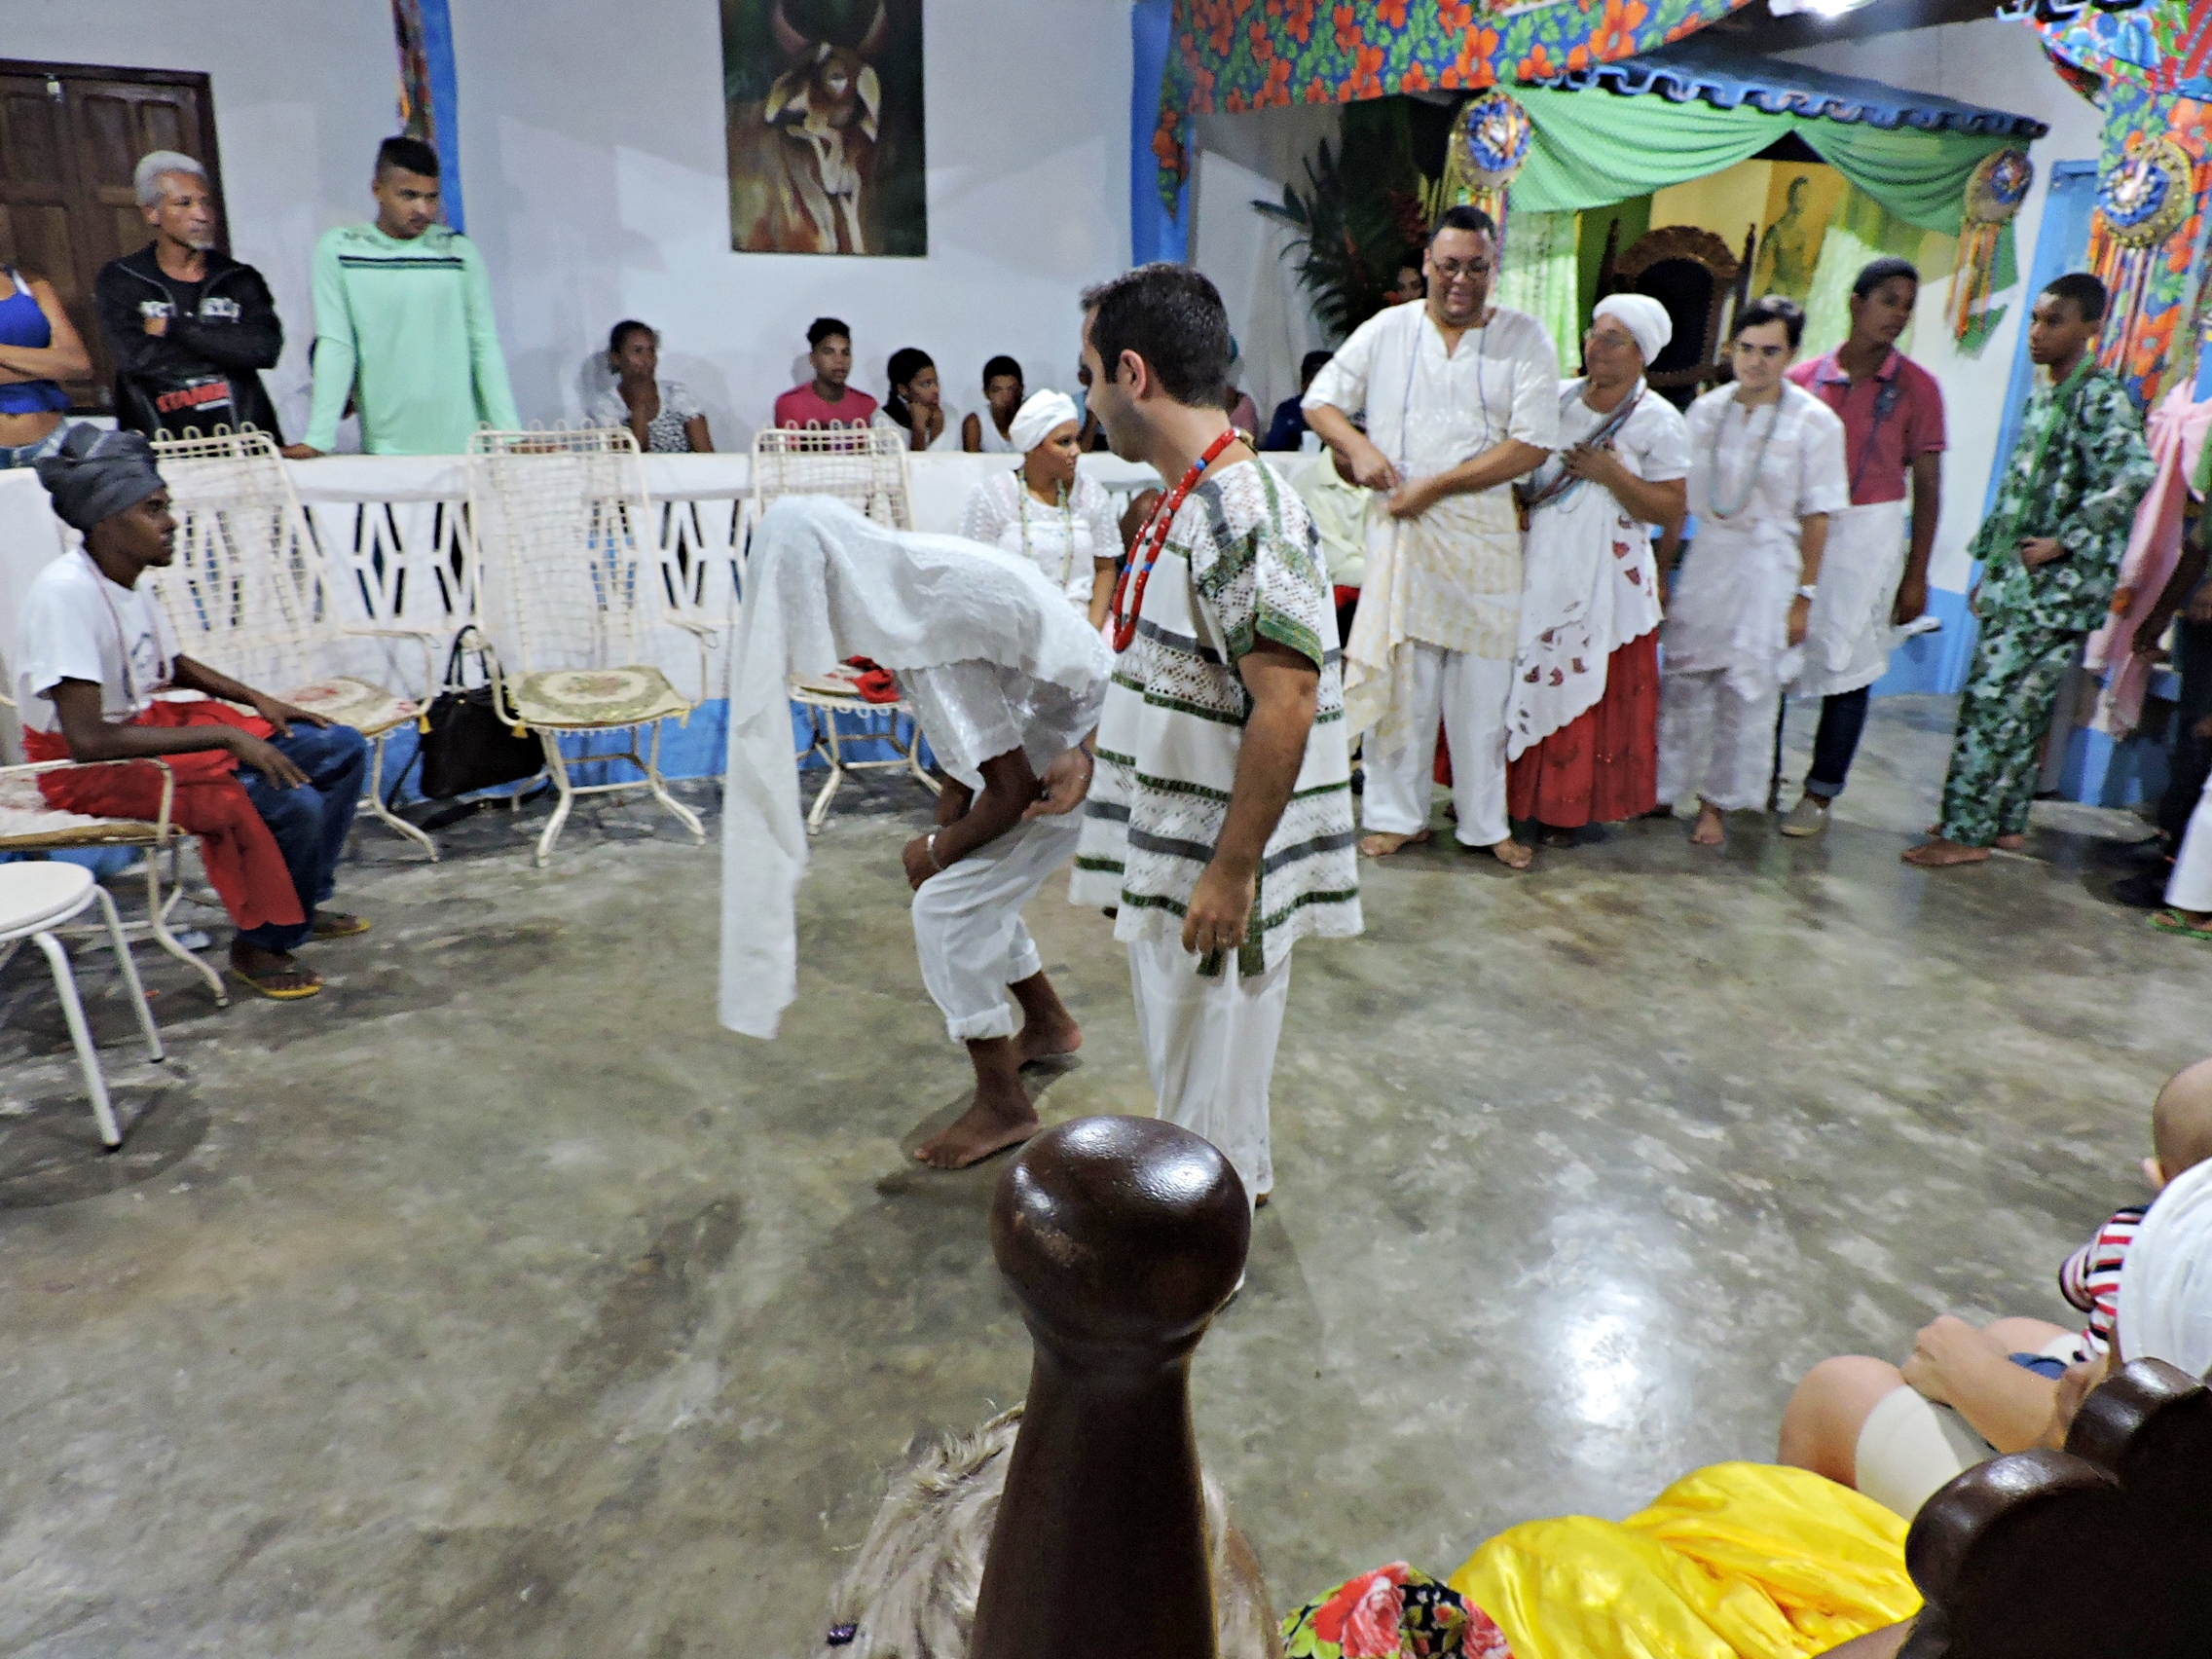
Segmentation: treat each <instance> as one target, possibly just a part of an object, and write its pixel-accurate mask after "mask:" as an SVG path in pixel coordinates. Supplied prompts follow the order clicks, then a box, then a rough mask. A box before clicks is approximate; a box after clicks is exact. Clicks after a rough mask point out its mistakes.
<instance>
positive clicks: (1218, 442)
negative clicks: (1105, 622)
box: [1113, 426, 1244, 654]
mask: <svg viewBox="0 0 2212 1659" xmlns="http://www.w3.org/2000/svg"><path fill="white" fill-rule="evenodd" d="M1243 435H1244V434H1243V433H1242V432H1240V431H1238V430H1237V429H1236V428H1235V426H1231V427H1229V428H1228V429H1227V430H1226V431H1224V432H1223V433H1222V434H1221V436H1220V437H1218V438H1216V439H1214V441H1213V442H1212V443H1211V444H1209V445H1207V446H1206V453H1205V454H1203V455H1201V456H1199V457H1198V460H1197V461H1193V462H1191V470H1190V471H1188V472H1186V473H1184V474H1183V477H1182V481H1181V482H1180V483H1178V484H1177V485H1176V486H1175V488H1174V489H1172V490H1170V491H1169V492H1168V493H1167V494H1166V496H1165V497H1164V498H1162V499H1161V502H1160V504H1159V505H1158V506H1156V507H1154V508H1153V509H1152V517H1150V518H1149V519H1147V520H1145V525H1144V529H1143V530H1141V531H1139V532H1138V533H1137V545H1136V552H1135V554H1134V555H1132V557H1131V558H1130V560H1129V564H1128V569H1127V570H1125V571H1123V572H1122V581H1121V585H1120V586H1118V587H1117V588H1115V590H1114V613H1113V614H1114V650H1115V652H1116V653H1117V654H1119V653H1120V652H1122V651H1125V650H1127V649H1128V648H1129V646H1131V645H1134V644H1135V643H1136V638H1137V617H1138V615H1139V614H1140V613H1141V612H1142V611H1143V609H1144V587H1145V583H1147V582H1149V581H1150V580H1152V567H1153V566H1154V565H1156V564H1158V563H1159V561H1160V550H1161V548H1162V547H1164V546H1166V545H1167V532H1168V530H1169V529H1170V528H1171V527H1172V526H1173V525H1174V523H1175V515H1176V514H1177V513H1178V512H1180V511H1182V509H1183V503H1184V502H1185V501H1186V500H1188V499H1189V498H1190V495H1191V492H1192V491H1193V490H1195V489H1197V488H1198V479H1199V478H1200V477H1202V476H1203V475H1204V473H1205V469H1206V468H1207V467H1209V466H1211V465H1212V464H1213V463H1214V462H1215V461H1219V460H1220V459H1221V456H1222V452H1223V451H1224V450H1226V449H1228V448H1229V446H1230V445H1231V444H1234V443H1235V442H1236V441H1237V440H1238V439H1239V438H1241V437H1243ZM1124 599H1125V600H1127V601H1128V602H1129V606H1128V609H1127V610H1126V611H1125V612H1124V610H1123V608H1122V602H1123V601H1124Z"/></svg>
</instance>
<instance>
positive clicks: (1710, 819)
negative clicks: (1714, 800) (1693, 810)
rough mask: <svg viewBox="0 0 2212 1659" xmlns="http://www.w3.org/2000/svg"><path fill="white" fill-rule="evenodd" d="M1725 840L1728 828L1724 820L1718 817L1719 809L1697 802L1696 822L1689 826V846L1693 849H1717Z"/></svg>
mask: <svg viewBox="0 0 2212 1659" xmlns="http://www.w3.org/2000/svg"><path fill="white" fill-rule="evenodd" d="M1727 838H1728V826H1727V822H1726V820H1724V819H1723V818H1722V817H1721V816H1720V809H1719V808H1718V807H1717V806H1708V805H1706V804H1705V802H1703V801H1702V800H1701V801H1699V802H1698V803H1697V822H1696V823H1695V824H1693V825H1691V826H1690V845H1691V846H1693V847H1717V846H1719V845H1720V844H1721V842H1723V841H1725V840H1726V839H1727Z"/></svg>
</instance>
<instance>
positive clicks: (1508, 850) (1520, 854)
mask: <svg viewBox="0 0 2212 1659" xmlns="http://www.w3.org/2000/svg"><path fill="white" fill-rule="evenodd" d="M1484 850H1485V851H1486V852H1488V853H1489V854H1490V855H1491V857H1493V858H1494V859H1495V860H1497V862H1498V863H1499V864H1501V865H1503V866H1505V867H1506V868H1507V869H1527V868H1528V867H1529V866H1530V865H1532V864H1534V863H1535V862H1536V849H1535V848H1533V847H1524V846H1523V845H1522V844H1521V843H1520V842H1519V841H1516V840H1515V839H1514V838H1513V837H1512V836H1510V835H1508V836H1506V838H1505V839H1504V840H1502V841H1493V842H1492V843H1491V844H1490V845H1489V846H1488V847H1487V848H1485V849H1484Z"/></svg>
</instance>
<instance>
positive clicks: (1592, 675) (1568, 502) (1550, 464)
mask: <svg viewBox="0 0 2212 1659" xmlns="http://www.w3.org/2000/svg"><path fill="white" fill-rule="evenodd" d="M1588 384H1589V383H1588V382H1586V381H1581V380H1570V381H1565V382H1562V383H1561V386H1560V388H1559V443H1560V448H1561V449H1563V450H1564V449H1568V448H1571V447H1572V446H1574V445H1575V444H1578V443H1581V442H1583V441H1584V440H1585V439H1587V438H1588V437H1589V436H1590V435H1591V434H1592V433H1594V432H1596V431H1597V430H1598V429H1599V428H1600V427H1602V426H1604V424H1605V423H1606V422H1607V421H1608V420H1610V419H1611V415H1610V414H1605V415H1601V414H1600V413H1599V412H1598V411H1597V410H1595V409H1593V408H1591V407H1590V406H1589V405H1588V404H1587V403H1585V402H1583V401H1582V393H1583V388H1584V387H1586V386H1587V385H1588ZM1629 396H1630V397H1632V398H1634V399H1635V400H1636V402H1635V405H1634V408H1633V409H1632V410H1631V412H1630V414H1629V415H1628V417H1627V419H1626V420H1624V421H1623V422H1622V423H1621V424H1620V425H1619V427H1618V428H1616V429H1615V431H1614V432H1613V435H1612V437H1611V439H1610V440H1609V446H1608V447H1610V448H1611V450H1612V451H1613V453H1614V454H1615V455H1616V456H1618V457H1619V458H1620V461H1621V463H1622V464H1623V465H1624V466H1626V467H1627V468H1628V469H1629V471H1631V472H1633V473H1635V474H1636V475H1637V477H1639V478H1641V479H1642V480H1644V481H1645V482H1646V483H1652V484H1658V483H1665V482H1668V481H1670V480H1673V479H1677V478H1686V477H1688V476H1689V470H1690V447H1689V428H1688V427H1687V426H1685V425H1684V424H1683V423H1682V418H1681V416H1680V415H1678V414H1677V413H1676V410H1675V406H1674V405H1673V404H1671V403H1669V402H1668V401H1667V400H1666V399H1665V398H1663V397H1661V396H1660V395H1659V394H1658V393H1657V392H1655V391H1653V390H1651V389H1650V388H1649V387H1646V386H1644V385H1643V383H1642V382H1641V381H1639V382H1638V383H1637V386H1636V388H1635V389H1634V390H1633V391H1631V392H1630V393H1629ZM1562 470H1563V468H1562V467H1561V465H1560V461H1559V458H1558V457H1557V456H1554V457H1553V458H1552V459H1551V460H1549V461H1545V462H1544V464H1543V465H1542V466H1540V467H1538V468H1537V469H1536V470H1535V471H1534V472H1533V473H1532V474H1530V477H1529V479H1528V480H1527V485H1526V487H1527V488H1528V489H1529V490H1530V492H1535V491H1539V490H1542V489H1543V488H1544V487H1545V486H1547V485H1549V484H1551V483H1552V482H1553V481H1554V480H1555V479H1557V478H1558V477H1559V476H1560V474H1561V472H1562ZM1525 562H1526V564H1527V566H1528V571H1529V574H1528V585H1527V587H1526V588H1525V589H1524V590H1523V593H1522V598H1521V648H1520V652H1519V654H1518V655H1517V656H1516V657H1515V659H1514V674H1513V690H1512V695H1511V697H1510V698H1509V700H1508V701H1507V703H1506V713H1505V754H1506V758H1508V759H1511V760H1518V759H1519V758H1520V757H1521V756H1522V755H1523V754H1524V753H1525V752H1526V751H1528V750H1530V749H1533V748H1535V747H1536V745H1538V744H1539V743H1541V742H1543V741H1544V739H1545V738H1547V737H1549V736H1551V734H1552V733H1553V732H1555V731H1559V730H1562V729H1563V728H1565V727H1567V726H1569V725H1571V724H1573V723H1574V721H1575V720H1577V719H1580V718H1581V717H1582V716H1583V715H1584V714H1585V713H1586V712H1588V711H1589V710H1591V709H1594V708H1596V707H1597V706H1598V704H1599V702H1600V701H1601V700H1602V699H1603V698H1604V695H1605V665H1606V662H1607V661H1608V659H1610V657H1611V656H1612V654H1613V652H1615V651H1616V650H1618V649H1620V647H1621V646H1623V645H1628V644H1629V643H1630V642H1632V641H1635V640H1641V639H1642V638H1643V636H1644V635H1646V634H1648V633H1650V632H1651V630H1652V629H1654V628H1656V627H1658V626H1659V620H1660V616H1661V608H1660V604H1659V569H1658V564H1657V561H1656V560H1654V559H1653V558H1652V555H1651V530H1650V527H1649V526H1647V525H1644V524H1641V523H1640V522H1638V520H1637V519H1636V518H1635V517H1634V515H1632V514H1630V513H1628V512H1626V511H1625V510H1623V508H1622V506H1621V504H1620V502H1619V501H1618V500H1616V499H1615V498H1614V497H1613V493H1612V492H1611V491H1610V490H1607V489H1605V488H1604V486H1603V485H1600V484H1589V483H1585V484H1580V485H1577V486H1575V487H1574V488H1573V489H1572V490H1570V491H1568V492H1567V494H1566V495H1564V496H1559V497H1555V498H1553V499H1552V500H1550V501H1548V502H1546V503H1544V504H1543V505H1541V506H1538V507H1535V508H1533V509H1532V510H1531V511H1530V515H1529V540H1528V546H1527V550H1526V554H1525Z"/></svg>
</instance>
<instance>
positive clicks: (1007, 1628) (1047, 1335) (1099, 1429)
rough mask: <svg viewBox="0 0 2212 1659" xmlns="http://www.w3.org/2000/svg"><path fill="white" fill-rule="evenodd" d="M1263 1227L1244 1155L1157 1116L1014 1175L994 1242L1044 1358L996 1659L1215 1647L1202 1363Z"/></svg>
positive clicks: (990, 1637) (1018, 1459) (979, 1616)
mask: <svg viewBox="0 0 2212 1659" xmlns="http://www.w3.org/2000/svg"><path fill="white" fill-rule="evenodd" d="M1251 1229H1252V1220H1251V1208H1250V1205H1249V1203H1248V1202H1247V1200H1246V1198H1245V1196H1244V1189H1243V1185H1242V1183H1240V1182H1239V1181H1238V1180H1237V1178H1236V1172H1235V1169H1233V1168H1232V1167H1231V1166H1230V1163H1229V1161H1228V1160H1227V1159H1225V1158H1223V1157H1222V1155H1221V1154H1220V1153H1219V1152H1217V1151H1216V1150H1215V1149H1214V1148H1213V1147H1212V1146H1211V1145H1209V1144H1208V1143H1207V1142H1205V1141H1204V1140H1202V1139H1200V1138H1199V1137H1198V1136H1197V1135H1195V1134H1192V1133H1191V1132H1190V1131H1189V1130H1187V1129H1181V1128H1177V1127H1176V1126H1175V1125H1174V1124H1165V1123H1161V1122H1158V1121H1155V1120H1152V1119H1145V1118H1084V1119H1078V1120H1077V1121H1076V1122H1074V1123H1070V1124H1061V1125H1059V1126H1058V1127H1056V1128H1053V1129H1051V1130H1049V1131H1047V1132H1046V1133H1044V1134H1042V1135H1039V1136H1038V1137H1037V1138H1036V1139H1035V1140H1033V1141H1031V1142H1030V1143H1029V1144H1028V1146H1027V1147H1025V1148H1023V1149H1022V1153H1021V1156H1020V1157H1019V1158H1017V1159H1016V1160H1015V1161H1014V1163H1013V1165H1012V1166H1011V1167H1010V1168H1009V1169H1008V1170H1007V1172H1006V1174H1005V1176H1004V1177H1003V1178H1002V1179H1001V1180H1000V1182H999V1190H998V1196H997V1198H996V1199H995V1200H994V1201H993V1203H992V1206H991V1247H992V1251H993V1253H994V1254H995V1255H996V1256H997V1258H998V1264H999V1270H1000V1272H1004V1273H1005V1274H1006V1276H1007V1281H1008V1283H1009V1285H1010V1286H1011V1287H1012V1288H1013V1291H1014V1296H1015V1298H1016V1299H1017V1300H1018V1301H1019V1302H1020V1304H1021V1310H1022V1317H1023V1318H1024V1319H1025V1320H1026V1321H1027V1323H1028V1325H1029V1332H1030V1336H1031V1338H1032V1339H1033V1341H1034V1343H1035V1357H1034V1360H1033V1362H1032V1366H1031V1371H1030V1383H1029V1398H1028V1404H1027V1407H1026V1409H1025V1410H1024V1413H1023V1416H1022V1424H1021V1435H1020V1438H1019V1439H1018V1440H1017V1441H1016V1442H1015V1444H1014V1456H1013V1458H1012V1461H1011V1463H1010V1465H1009V1467H1008V1470H1007V1481H1006V1493H1005V1496H1004V1497H1003V1498H1002V1499H1001V1501H1000V1504H999V1514H998V1523H997V1526H996V1527H995V1528H994V1529H993V1531H992V1534H991V1550H990V1557H989V1561H988V1563H987V1565H986V1566H985V1567H984V1569H983V1583H982V1590H981V1593H980V1595H979V1596H978V1598H977V1607H976V1628H975V1638H974V1642H973V1646H972V1649H971V1650H972V1652H973V1653H974V1655H975V1656H976V1659H1034V1656H1035V1655H1038V1654H1042V1653H1051V1654H1054V1655H1055V1656H1057V1659H1092V1656H1094V1655H1095V1656H1096V1659H1107V1656H1109V1655H1112V1656H1114V1659H1126V1656H1127V1655H1129V1654H1133V1653H1142V1654H1145V1655H1147V1656H1148V1659H1213V1655H1214V1610H1213V1594H1212V1586H1211V1582H1210V1580H1209V1577H1208V1572H1207V1549H1206V1538H1205V1522H1204V1508H1203V1500H1202V1498H1201V1496H1200V1493H1199V1490H1198V1447H1197V1443H1196V1441H1195V1440H1194V1438H1193V1436H1192V1432H1191V1403H1190V1361H1191V1354H1192V1351H1193V1350H1194V1349H1195V1348H1196V1347H1197V1346H1198V1340H1199V1338H1201V1337H1202V1336H1204V1335H1205V1331H1206V1326H1207V1324H1208V1323H1209V1322H1210V1321H1211V1320H1212V1318H1213V1315H1214V1313H1215V1311H1216V1310H1217V1309H1219V1308H1220V1307H1221V1305H1222V1304H1223V1303H1224V1302H1226V1301H1227V1300H1228V1298H1229V1296H1230V1293H1231V1292H1232V1291H1233V1290H1234V1289H1235V1285H1236V1283H1237V1280H1238V1277H1239V1276H1240V1275H1241V1273H1242V1272H1243V1268H1244V1254H1245V1251H1246V1249H1247V1247H1248V1246H1249V1244H1250V1241H1251Z"/></svg>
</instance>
